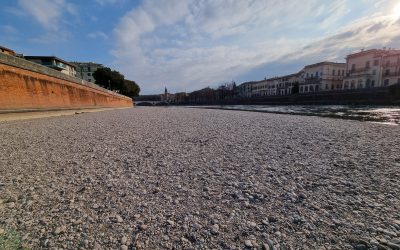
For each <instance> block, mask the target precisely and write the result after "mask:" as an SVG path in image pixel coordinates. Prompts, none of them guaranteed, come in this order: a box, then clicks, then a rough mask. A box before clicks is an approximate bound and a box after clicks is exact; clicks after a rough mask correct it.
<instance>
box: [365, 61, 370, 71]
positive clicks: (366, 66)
mask: <svg viewBox="0 0 400 250" xmlns="http://www.w3.org/2000/svg"><path fill="white" fill-rule="evenodd" d="M365 68H367V69H369V61H367V62H366V63H365Z"/></svg>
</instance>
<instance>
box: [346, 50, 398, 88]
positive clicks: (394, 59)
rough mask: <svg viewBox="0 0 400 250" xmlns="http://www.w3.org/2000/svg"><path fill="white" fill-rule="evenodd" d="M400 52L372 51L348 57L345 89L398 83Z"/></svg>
mask: <svg viewBox="0 0 400 250" xmlns="http://www.w3.org/2000/svg"><path fill="white" fill-rule="evenodd" d="M399 55H400V50H393V49H388V50H387V49H370V50H362V51H361V52H357V53H353V54H350V55H348V56H347V57H346V72H347V73H346V77H345V78H344V79H343V89H362V88H374V87H386V86H389V85H393V84H396V83H398V79H399V63H400V61H399Z"/></svg>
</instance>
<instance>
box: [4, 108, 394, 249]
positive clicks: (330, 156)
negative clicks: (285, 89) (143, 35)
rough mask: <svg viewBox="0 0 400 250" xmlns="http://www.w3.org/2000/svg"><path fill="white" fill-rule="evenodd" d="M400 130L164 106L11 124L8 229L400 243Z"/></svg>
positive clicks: (323, 245) (106, 236) (151, 238)
mask: <svg viewBox="0 0 400 250" xmlns="http://www.w3.org/2000/svg"><path fill="white" fill-rule="evenodd" d="M399 132H400V129H399V127H398V126H387V125H382V124H373V123H366V122H359V121H349V120H340V119H330V118H320V117H307V116H293V115H280V114H269V113H256V112H243V111H227V110H206V109H187V108H155V107H151V108H146V107H140V108H135V109H125V110H115V111H105V112H99V113H84V114H81V115H77V116H62V117H51V118H43V119H35V120H24V121H13V122H3V123H0V134H1V138H2V141H1V143H0V151H1V152H2V154H1V155H0V228H1V229H3V230H4V232H6V231H7V230H10V229H14V230H15V231H16V232H17V233H18V234H20V236H21V237H22V242H23V243H24V244H25V245H27V246H28V247H31V248H39V247H45V248H52V247H58V248H64V249H77V248H79V247H81V248H83V249H87V248H89V249H90V248H94V249H118V248H120V249H128V248H129V247H130V248H132V249H160V248H166V249H171V248H173V247H175V248H177V249H183V248H184V249H190V248H192V249H193V248H194V249H207V248H215V249H242V248H244V247H245V246H248V248H252V247H257V248H261V247H262V246H263V245H264V247H265V248H267V249H268V247H269V246H272V245H273V246H274V247H277V246H279V248H280V249H353V247H355V246H358V247H362V246H364V247H367V246H371V247H372V246H374V245H375V246H376V245H382V246H385V247H387V246H389V245H392V246H393V245H396V244H398V238H399V237H400V222H399V220H400V214H399V207H400V201H399V199H398V194H399V193H400V174H399V172H398V169H399V167H400V156H399V155H398V152H400V138H399V136H398V135H399ZM1 229H0V233H1ZM4 232H3V234H4ZM396 239H397V240H396ZM358 249H365V248H358Z"/></svg>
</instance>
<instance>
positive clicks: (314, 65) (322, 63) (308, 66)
mask: <svg viewBox="0 0 400 250" xmlns="http://www.w3.org/2000/svg"><path fill="white" fill-rule="evenodd" d="M326 64H329V65H338V66H339V65H342V66H344V65H346V63H337V62H327V61H324V62H319V63H314V64H310V65H306V66H304V68H305V69H306V68H312V67H318V66H322V65H326Z"/></svg>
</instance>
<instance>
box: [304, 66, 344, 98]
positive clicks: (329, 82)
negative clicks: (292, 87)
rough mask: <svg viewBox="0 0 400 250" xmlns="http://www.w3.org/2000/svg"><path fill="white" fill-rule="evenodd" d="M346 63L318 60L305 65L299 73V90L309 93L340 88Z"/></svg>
mask: <svg viewBox="0 0 400 250" xmlns="http://www.w3.org/2000/svg"><path fill="white" fill-rule="evenodd" d="M345 70H346V64H345V63H335V62H319V63H315V64H311V65H307V66H305V67H304V69H303V70H302V71H301V73H300V78H299V92H300V93H310V92H319V91H329V90H335V89H342V82H343V77H344V76H345Z"/></svg>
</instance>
